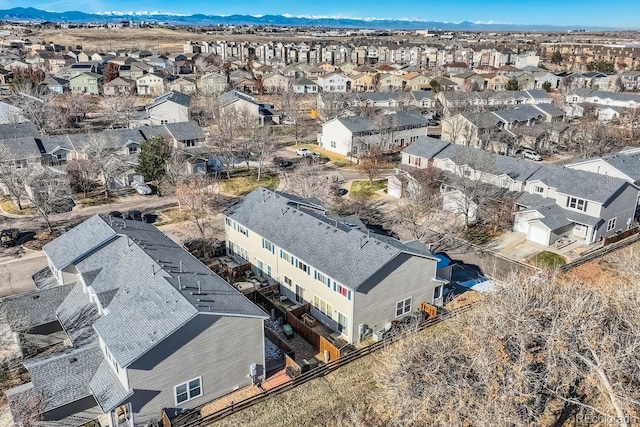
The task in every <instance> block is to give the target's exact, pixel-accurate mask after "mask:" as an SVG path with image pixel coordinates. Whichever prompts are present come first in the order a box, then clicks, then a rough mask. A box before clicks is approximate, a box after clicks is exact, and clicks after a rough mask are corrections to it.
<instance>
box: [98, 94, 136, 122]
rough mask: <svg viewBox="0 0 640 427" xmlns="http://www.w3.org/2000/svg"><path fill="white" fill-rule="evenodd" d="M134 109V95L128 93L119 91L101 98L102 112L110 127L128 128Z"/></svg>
mask: <svg viewBox="0 0 640 427" xmlns="http://www.w3.org/2000/svg"><path fill="white" fill-rule="evenodd" d="M135 111H136V100H135V97H134V96H133V95H131V94H129V93H120V94H118V95H115V96H107V97H104V98H103V99H102V114H103V115H104V117H105V120H106V121H107V123H109V125H110V127H111V128H116V127H125V128H128V127H129V126H130V125H131V122H132V121H133V118H134V114H135Z"/></svg>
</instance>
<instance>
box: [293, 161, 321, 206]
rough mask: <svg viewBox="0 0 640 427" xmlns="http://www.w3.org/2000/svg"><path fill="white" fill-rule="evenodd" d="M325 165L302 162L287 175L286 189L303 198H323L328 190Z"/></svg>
mask: <svg viewBox="0 0 640 427" xmlns="http://www.w3.org/2000/svg"><path fill="white" fill-rule="evenodd" d="M324 171H325V170H324V167H323V166H322V165H320V164H318V163H315V162H306V161H303V162H300V164H299V165H298V166H297V167H296V169H295V170H294V171H293V172H291V173H290V174H288V175H286V176H285V179H286V180H287V184H286V188H285V191H287V192H290V193H292V194H295V195H297V196H300V197H302V198H305V199H306V198H310V197H318V198H323V197H325V196H326V194H327V191H328V182H327V178H328V177H327V176H325V175H324Z"/></svg>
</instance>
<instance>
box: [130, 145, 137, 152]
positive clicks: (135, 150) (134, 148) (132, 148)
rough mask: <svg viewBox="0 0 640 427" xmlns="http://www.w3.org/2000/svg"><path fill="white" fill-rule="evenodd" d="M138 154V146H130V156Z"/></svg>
mask: <svg viewBox="0 0 640 427" xmlns="http://www.w3.org/2000/svg"><path fill="white" fill-rule="evenodd" d="M137 152H138V146H137V145H130V146H129V154H135V153H137Z"/></svg>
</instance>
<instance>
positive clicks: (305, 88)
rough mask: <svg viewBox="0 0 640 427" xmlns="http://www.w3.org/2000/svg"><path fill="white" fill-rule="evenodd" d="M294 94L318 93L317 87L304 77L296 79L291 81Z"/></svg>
mask: <svg viewBox="0 0 640 427" xmlns="http://www.w3.org/2000/svg"><path fill="white" fill-rule="evenodd" d="M293 91H294V92H295V93H318V85H317V84H316V83H315V82H314V81H312V80H309V79H308V78H306V77H298V78H297V79H295V80H294V81H293Z"/></svg>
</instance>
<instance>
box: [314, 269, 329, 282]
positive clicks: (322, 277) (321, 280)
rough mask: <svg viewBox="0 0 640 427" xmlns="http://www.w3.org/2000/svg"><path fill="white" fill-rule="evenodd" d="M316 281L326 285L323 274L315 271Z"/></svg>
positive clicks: (325, 278) (325, 277)
mask: <svg viewBox="0 0 640 427" xmlns="http://www.w3.org/2000/svg"><path fill="white" fill-rule="evenodd" d="M316 279H318V281H319V282H322V283H323V284H327V283H328V282H327V280H328V279H327V276H325V275H324V274H322V273H320V272H319V271H316Z"/></svg>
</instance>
